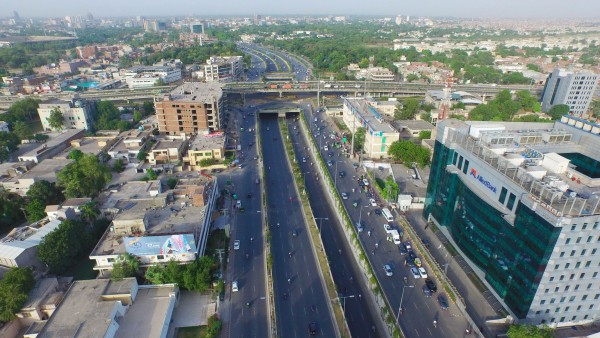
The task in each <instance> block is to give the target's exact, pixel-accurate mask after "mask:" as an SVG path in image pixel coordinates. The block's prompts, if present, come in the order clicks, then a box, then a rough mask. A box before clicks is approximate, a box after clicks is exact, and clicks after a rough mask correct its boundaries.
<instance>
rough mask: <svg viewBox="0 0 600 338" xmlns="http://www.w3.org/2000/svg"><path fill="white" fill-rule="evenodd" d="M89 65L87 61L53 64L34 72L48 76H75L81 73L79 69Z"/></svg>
mask: <svg viewBox="0 0 600 338" xmlns="http://www.w3.org/2000/svg"><path fill="white" fill-rule="evenodd" d="M87 65H88V63H87V62H86V61H85V60H73V61H61V62H59V63H58V64H55V63H53V64H49V65H46V66H42V67H38V68H35V69H34V71H35V72H36V73H38V74H46V75H62V74H75V73H77V72H78V71H79V68H81V67H85V66H87Z"/></svg>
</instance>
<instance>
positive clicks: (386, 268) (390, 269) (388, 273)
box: [383, 264, 394, 277]
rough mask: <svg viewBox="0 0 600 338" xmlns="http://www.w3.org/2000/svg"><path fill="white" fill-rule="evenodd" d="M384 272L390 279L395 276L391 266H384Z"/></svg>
mask: <svg viewBox="0 0 600 338" xmlns="http://www.w3.org/2000/svg"><path fill="white" fill-rule="evenodd" d="M383 270H385V275H386V276H388V277H391V276H392V275H394V273H393V272H392V267H391V266H389V264H386V265H384V266H383Z"/></svg>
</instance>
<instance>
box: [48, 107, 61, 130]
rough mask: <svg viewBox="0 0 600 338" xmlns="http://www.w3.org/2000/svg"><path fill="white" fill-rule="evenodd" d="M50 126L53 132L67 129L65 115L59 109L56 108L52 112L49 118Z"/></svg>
mask: <svg viewBox="0 0 600 338" xmlns="http://www.w3.org/2000/svg"><path fill="white" fill-rule="evenodd" d="M48 125H49V126H50V128H52V129H53V130H58V131H61V130H63V128H64V127H65V115H64V114H63V113H62V111H60V108H59V107H55V108H53V109H52V110H51V111H50V116H49V117H48Z"/></svg>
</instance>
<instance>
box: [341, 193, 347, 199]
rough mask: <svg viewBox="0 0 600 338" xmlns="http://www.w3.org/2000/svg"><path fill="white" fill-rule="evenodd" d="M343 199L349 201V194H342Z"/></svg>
mask: <svg viewBox="0 0 600 338" xmlns="http://www.w3.org/2000/svg"><path fill="white" fill-rule="evenodd" d="M342 199H345V200H347V199H348V194H346V193H345V192H343V193H342Z"/></svg>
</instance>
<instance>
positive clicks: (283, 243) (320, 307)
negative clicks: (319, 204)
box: [259, 115, 335, 338]
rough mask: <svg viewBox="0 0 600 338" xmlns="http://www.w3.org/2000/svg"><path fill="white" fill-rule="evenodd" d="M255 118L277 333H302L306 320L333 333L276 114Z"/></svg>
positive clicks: (326, 334)
mask: <svg viewBox="0 0 600 338" xmlns="http://www.w3.org/2000/svg"><path fill="white" fill-rule="evenodd" d="M259 121H260V122H259V123H260V124H261V125H260V128H261V140H262V148H263V163H264V166H265V168H266V170H267V173H266V186H267V191H266V194H267V200H268V202H267V203H268V206H267V208H268V216H269V217H268V219H269V222H270V226H271V254H272V258H273V261H272V266H273V275H274V276H273V278H274V281H273V284H274V290H273V292H274V294H275V311H276V314H277V326H278V327H277V332H278V334H279V335H280V336H281V337H286V338H287V337H306V336H308V325H309V323H311V322H317V324H318V336H320V337H335V330H334V326H333V316H332V315H331V314H330V313H329V307H328V304H327V302H329V299H328V297H327V294H326V292H325V290H324V289H323V287H324V286H323V284H322V283H321V280H320V275H319V273H318V271H317V262H316V257H315V255H314V252H313V249H312V247H311V242H310V239H309V237H308V236H309V235H308V233H307V231H308V230H307V228H306V224H305V222H304V219H303V217H302V214H301V213H302V211H301V207H300V205H299V204H298V196H297V195H296V191H295V189H294V186H293V183H292V174H291V172H290V169H289V166H288V165H287V163H286V161H287V160H286V157H285V153H284V148H283V143H282V140H281V136H280V132H279V125H278V122H277V118H276V117H275V116H274V115H273V116H261V118H260V120H259ZM269 168H270V169H269ZM277 224H279V225H277ZM294 232H295V233H296V235H295V236H294V235H293V233H294ZM290 253H291V255H290Z"/></svg>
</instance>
